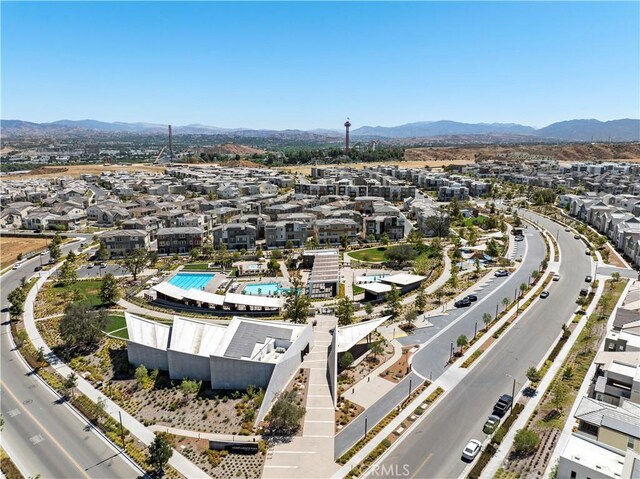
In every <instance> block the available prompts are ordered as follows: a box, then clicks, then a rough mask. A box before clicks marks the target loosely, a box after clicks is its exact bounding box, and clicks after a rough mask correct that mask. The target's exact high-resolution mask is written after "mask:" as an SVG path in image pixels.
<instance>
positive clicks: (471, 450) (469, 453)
mask: <svg viewBox="0 0 640 479" xmlns="http://www.w3.org/2000/svg"><path fill="white" fill-rule="evenodd" d="M481 448H482V443H481V442H480V441H478V440H476V439H471V441H469V442H468V443H467V445H466V446H465V447H464V449H463V450H462V458H463V459H466V460H467V461H473V460H474V459H475V458H476V456H477V455H478V453H479V452H480V449H481Z"/></svg>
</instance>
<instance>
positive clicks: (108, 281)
mask: <svg viewBox="0 0 640 479" xmlns="http://www.w3.org/2000/svg"><path fill="white" fill-rule="evenodd" d="M100 299H101V300H102V302H103V303H105V304H109V305H111V304H116V303H117V302H118V300H119V299H120V290H119V288H118V281H117V280H116V277H115V276H114V275H113V274H111V273H107V274H105V275H104V279H103V280H102V286H101V287H100Z"/></svg>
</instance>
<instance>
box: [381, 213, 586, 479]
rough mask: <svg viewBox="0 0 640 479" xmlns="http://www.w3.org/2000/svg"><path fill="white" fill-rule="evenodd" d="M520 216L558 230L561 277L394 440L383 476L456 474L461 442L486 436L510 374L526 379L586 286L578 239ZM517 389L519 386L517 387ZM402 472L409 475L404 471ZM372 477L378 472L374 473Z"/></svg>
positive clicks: (553, 225) (462, 464)
mask: <svg viewBox="0 0 640 479" xmlns="http://www.w3.org/2000/svg"><path fill="white" fill-rule="evenodd" d="M521 215H522V216H524V217H527V218H530V219H533V220H534V221H536V222H538V223H539V224H540V225H541V226H543V227H544V228H546V229H548V230H549V231H551V232H556V231H557V230H559V232H558V241H559V244H560V251H561V264H560V275H561V279H560V281H559V282H553V283H551V285H550V286H549V291H550V293H551V295H550V296H549V298H547V299H545V300H540V301H538V302H537V303H536V304H535V305H534V306H533V307H532V308H531V309H530V310H529V312H527V313H526V314H525V315H524V316H522V317H521V318H520V320H519V321H518V322H517V323H516V324H515V325H514V326H513V327H511V328H509V329H508V330H507V332H506V333H504V335H503V336H502V337H501V339H500V341H499V342H498V343H497V345H496V347H494V348H493V349H492V350H491V351H490V352H489V353H488V354H486V355H484V356H483V357H481V358H480V359H479V360H478V362H477V364H476V365H475V367H473V368H472V369H471V370H470V371H469V373H468V374H467V375H466V376H465V377H464V378H463V379H462V380H461V382H460V383H459V384H458V385H457V386H456V387H455V388H454V389H452V390H451V391H450V392H449V394H448V395H447V397H446V398H445V399H444V400H443V401H442V402H440V403H438V404H437V405H436V406H435V408H434V409H433V410H432V411H431V413H430V414H429V415H427V416H423V417H422V419H420V420H419V421H420V422H419V424H418V426H417V427H416V428H415V429H414V430H413V431H412V432H411V433H410V434H408V435H407V436H404V437H403V438H401V440H399V441H397V442H396V443H395V444H394V449H392V450H391V452H390V453H389V454H388V455H387V456H386V457H385V459H384V460H383V461H382V462H381V464H380V467H379V469H378V471H379V472H381V471H384V472H385V474H384V475H385V477H409V478H421V479H432V478H438V479H439V478H455V477H458V476H460V475H461V474H462V472H463V470H464V468H465V467H466V465H467V464H466V463H465V462H462V460H461V458H460V455H461V452H462V449H463V447H464V445H465V444H466V443H467V442H468V441H469V440H470V439H479V440H484V439H485V437H486V435H485V434H484V433H483V432H482V426H483V424H484V422H485V420H486V418H487V416H488V415H489V414H491V411H492V408H493V404H494V403H495V401H496V400H497V398H498V397H499V396H500V395H501V394H504V393H509V394H510V393H511V388H512V383H513V380H512V378H511V377H515V379H516V381H517V383H518V384H520V385H522V384H524V383H525V382H526V370H527V369H528V368H529V367H530V366H537V365H538V363H539V362H540V361H541V360H542V359H543V358H544V357H545V355H546V353H547V351H548V350H549V349H550V348H551V347H552V346H553V345H554V343H555V341H556V339H557V337H558V335H559V334H560V331H561V327H562V324H564V323H565V322H567V321H568V319H569V318H570V317H571V315H572V313H573V312H574V311H575V310H576V304H575V302H574V299H575V298H577V297H578V293H579V291H580V289H581V288H582V287H583V285H584V284H585V283H584V277H585V276H586V275H588V274H590V273H591V270H592V263H591V259H590V257H588V256H586V255H585V254H584V245H583V243H582V242H579V243H578V241H577V240H575V239H574V238H573V234H572V233H566V232H565V231H564V229H563V227H561V226H558V225H557V223H555V222H552V221H550V220H547V219H546V218H543V217H541V216H538V215H535V214H533V213H530V212H522V213H521ZM529 230H531V228H529ZM478 314H479V317H481V313H478ZM478 319H479V318H478ZM519 389H521V386H517V390H519ZM516 394H517V391H516ZM406 471H409V473H408V474H405V472H406ZM370 476H376V473H375V471H372V473H371V474H370Z"/></svg>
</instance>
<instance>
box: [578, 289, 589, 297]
mask: <svg viewBox="0 0 640 479" xmlns="http://www.w3.org/2000/svg"><path fill="white" fill-rule="evenodd" d="M588 294H589V290H588V289H587V288H582V289H581V290H580V296H586V295H588Z"/></svg>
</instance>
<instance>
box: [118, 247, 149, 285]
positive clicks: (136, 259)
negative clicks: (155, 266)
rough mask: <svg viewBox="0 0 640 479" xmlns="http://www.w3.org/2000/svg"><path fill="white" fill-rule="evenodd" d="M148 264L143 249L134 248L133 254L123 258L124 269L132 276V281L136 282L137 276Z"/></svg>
mask: <svg viewBox="0 0 640 479" xmlns="http://www.w3.org/2000/svg"><path fill="white" fill-rule="evenodd" d="M148 262H149V257H148V255H147V251H146V250H145V249H144V248H136V249H135V250H134V251H133V253H131V254H130V255H129V256H127V258H125V260H124V267H125V268H127V271H129V273H131V274H132V275H133V280H134V281H136V280H137V279H138V274H140V272H141V271H142V270H144V268H145V267H146V266H147V263H148Z"/></svg>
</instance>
